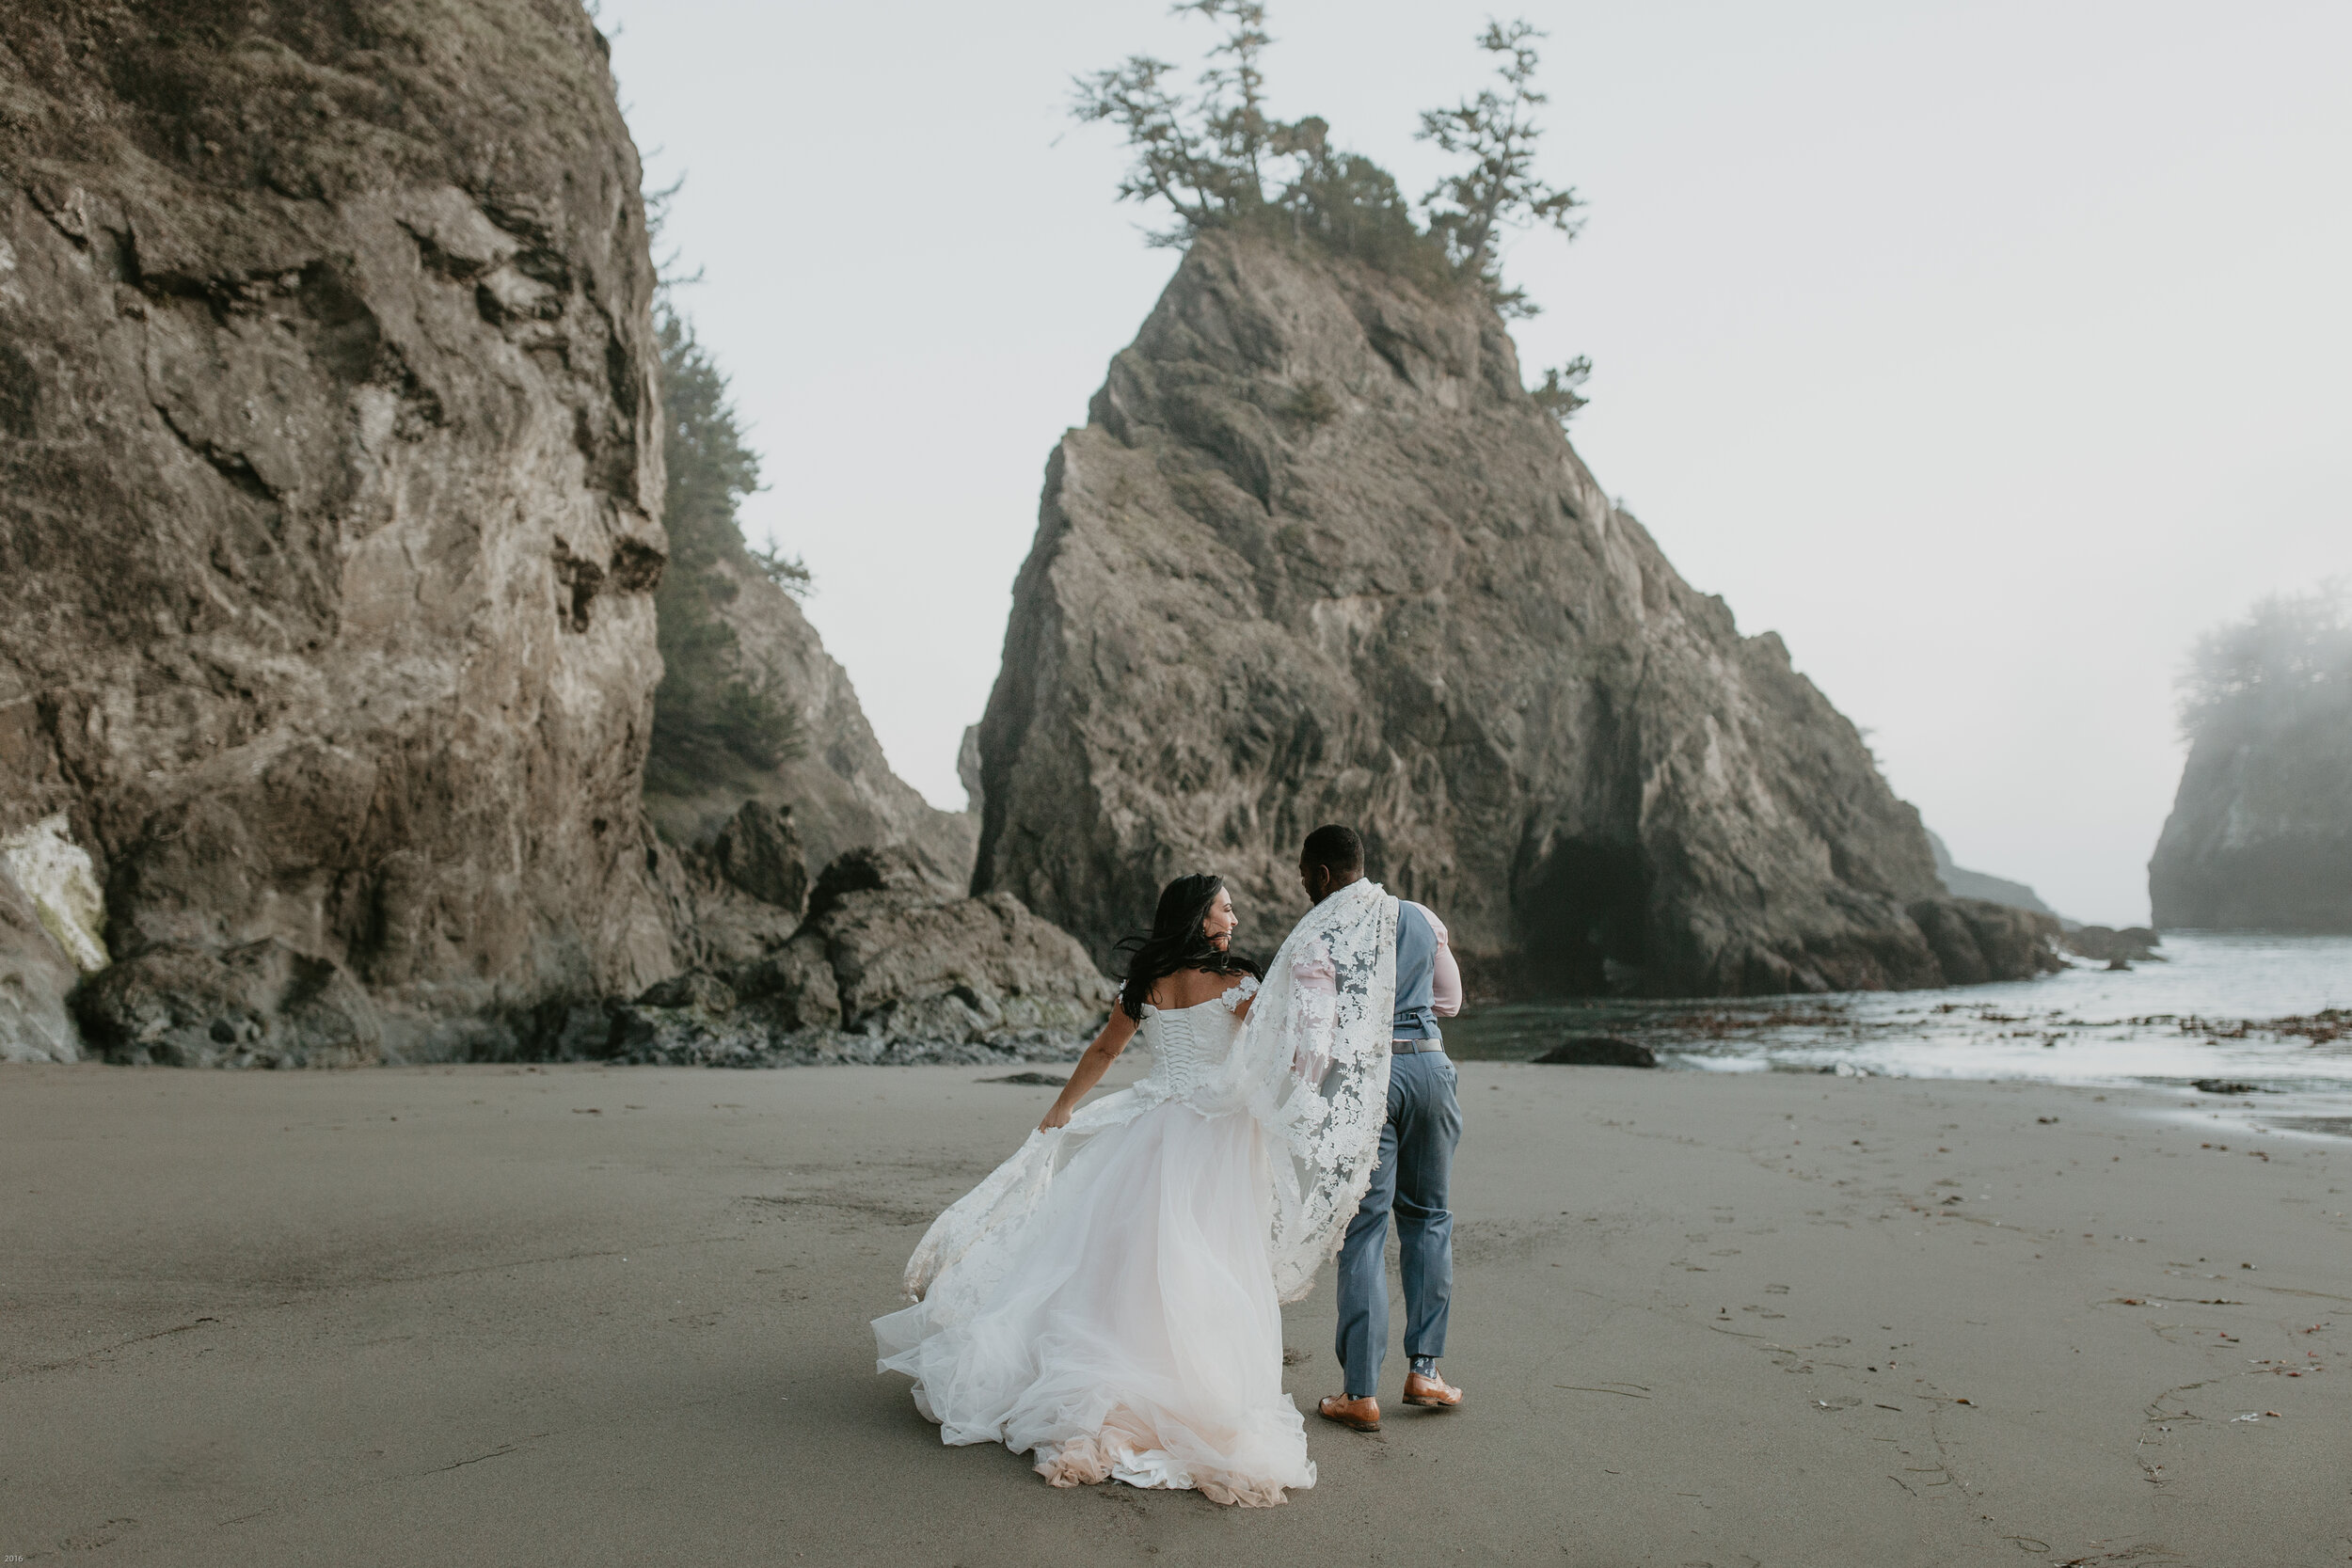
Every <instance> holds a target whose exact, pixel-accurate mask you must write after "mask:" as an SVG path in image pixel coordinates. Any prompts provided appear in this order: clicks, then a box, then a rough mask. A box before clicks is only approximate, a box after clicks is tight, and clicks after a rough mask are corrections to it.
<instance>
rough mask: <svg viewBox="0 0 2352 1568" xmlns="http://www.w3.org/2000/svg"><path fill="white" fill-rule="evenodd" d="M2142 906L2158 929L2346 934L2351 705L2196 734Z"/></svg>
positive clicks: (2351, 914)
mask: <svg viewBox="0 0 2352 1568" xmlns="http://www.w3.org/2000/svg"><path fill="white" fill-rule="evenodd" d="M2148 901H2149V904H2150V906H2151V907H2152V908H2153V911H2154V919H2155V924H2156V926H2157V927H2158V928H2160V929H2164V930H2175V929H2182V928H2187V929H2191V930H2197V929H2206V930H2256V931H2307V932H2347V933H2352V704H2344V703H2339V704H2336V705H2313V708H2312V711H2310V712H2308V713H2306V714H2304V715H2302V716H2301V717H2300V718H2299V720H2298V721H2296V722H2292V723H2284V724H2276V725H2229V724H2224V725H2217V726H2214V727H2213V729H2212V731H2211V732H2210V733H2208V734H2206V735H2203V736H2200V737H2199V738H2198V740H2197V742H2196V744H2195V745H2193V746H2192V747H2191V748H2190V749H2189V753H2188V761H2187V764H2186V766H2185V767H2184V768H2182V769H2181V786H2180V790H2179V792H2178V793H2177V794H2176V795H2175V796H2174V797H2173V800H2172V814H2171V816H2168V817H2167V818H2166V819H2165V824H2164V832H2163V834H2162V836H2160V837H2159V838H2158V839H2157V840H2156V852H2155V855H2154V857H2153V859H2151V860H2150V861H2149V863H2148Z"/></svg>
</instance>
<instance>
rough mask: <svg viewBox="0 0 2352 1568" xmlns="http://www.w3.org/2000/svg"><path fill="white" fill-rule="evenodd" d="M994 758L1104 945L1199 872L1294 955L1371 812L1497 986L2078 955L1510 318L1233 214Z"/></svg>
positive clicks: (1032, 594) (1850, 979)
mask: <svg viewBox="0 0 2352 1568" xmlns="http://www.w3.org/2000/svg"><path fill="white" fill-rule="evenodd" d="M979 749H980V771H981V781H980V782H981V785H982V788H981V791H980V794H981V798H982V801H983V816H982V826H981V840H980V848H979V863H978V867H977V872H976V874H975V887H976V889H977V890H981V891H986V890H1002V891H1009V892H1011V893H1013V894H1015V895H1019V896H1020V897H1021V898H1022V899H1024V900H1025V902H1026V903H1027V904H1028V905H1029V907H1030V908H1032V909H1034V910H1036V911H1038V912H1039V913H1041V914H1042V915H1044V916H1046V917H1047V918H1049V919H1051V920H1054V921H1056V922H1058V923H1059V924H1061V925H1063V926H1065V927H1068V928H1069V929H1070V930H1072V931H1073V932H1074V933H1076V934H1077V935H1078V936H1079V937H1080V938H1081V939H1082V940H1083V941H1085V942H1087V943H1088V944H1089V947H1090V949H1091V950H1092V951H1093V952H1094V954H1095V955H1096V957H1097V958H1098V959H1107V958H1108V957H1109V953H1110V946H1111V943H1112V942H1114V941H1115V940H1116V939H1117V938H1118V937H1119V936H1120V934H1122V933H1124V932H1126V931H1128V930H1130V929H1132V928H1133V927H1136V925H1137V924H1139V923H1141V922H1143V921H1144V920H1146V919H1147V918H1148V916H1149V913H1150V911H1151V908H1152V895H1153V893H1154V890H1155V889H1156V887H1157V885H1158V884H1159V883H1160V882H1161V881H1162V880H1163V879H1166V878H1168V877H1169V876H1171V875H1173V874H1176V873H1178V872H1183V871H1190V870H1196V869H1216V870H1219V871H1222V872H1224V873H1225V874H1226V875H1227V876H1228V877H1229V879H1232V881H1233V882H1234V883H1235V885H1236V889H1237V893H1238V895H1239V899H1240V902H1241V903H1242V905H1243V914H1244V919H1245V922H1246V925H1245V929H1244V932H1243V940H1244V941H1245V942H1248V943H1251V944H1254V945H1256V946H1258V947H1260V948H1261V949H1263V948H1267V947H1270V946H1271V945H1272V943H1273V941H1274V940H1275V938H1276V936H1277V935H1278V934H1279V931H1280V930H1282V929H1283V928H1284V927H1287V926H1288V924H1289V923H1290V921H1291V920H1292V919H1293V917H1294V916H1295V912H1296V911H1297V909H1298V907H1299V897H1300V895H1299V894H1298V891H1297V884H1296V879H1295V871H1294V866H1295V856H1296V853H1297V846H1298V843H1299V840H1300V838H1301V837H1302V836H1303V835H1304V833H1305V832H1306V831H1307V830H1308V829H1310V828H1311V827H1313V826H1314V825H1315V824H1317V823H1319V822H1324V821H1339V822H1347V823H1352V824H1354V825H1356V826H1357V827H1358V828H1359V830H1361V831H1362V832H1363V833H1364V835H1365V838H1366V840H1367V842H1368V844H1369V846H1370V848H1371V854H1372V860H1373V863H1374V864H1373V870H1374V872H1375V875H1377V876H1379V877H1381V878H1383V879H1385V880H1386V881H1387V882H1388V883H1389V885H1390V886H1391V888H1392V889H1394V890H1395V891H1397V892H1398V893H1401V894H1405V895H1410V896H1412V897H1415V898H1419V899H1422V900H1425V901H1426V902H1428V903H1429V904H1431V905H1432V906H1434V907H1435V908H1437V909H1438V910H1439V911H1441V912H1442V913H1443V914H1444V915H1445V917H1446V918H1447V920H1448V921H1449V922H1450V923H1451V924H1452V927H1453V930H1454V940H1455V943H1456V946H1457V948H1458V949H1460V950H1461V951H1462V952H1463V953H1464V954H1465V956H1466V957H1467V958H1470V960H1471V969H1472V978H1473V983H1474V984H1476V985H1479V986H1481V987H1482V988H1483V989H1486V990H1488V991H1490V992H1491V991H1544V990H1551V991H1561V990H1566V991H1587V990H1602V989H1616V990H1641V991H1648V992H1655V993H1718V994H1722V993H1769V992H1778V991H1785V990H1821V989H1826V988H1850V987H1851V988H1882V987H1908V986H1931V985H1936V984H1940V983H1944V982H1946V981H1947V980H1952V981H1958V980H1978V979H1985V978H1997V977H2002V976H2006V975H2011V974H2031V973H2035V972H2037V971H2038V970H2040V969H2042V968H2045V967H2054V966H2055V964H2056V962H2057V960H2056V959H2055V958H2052V957H2050V944H2049V942H2048V938H2049V936H2050V935H2051V934H2053V933H2054V932H2055V923H2053V922H2050V921H2048V919H2047V917H2046V916H2039V915H2034V914H2030V913H2026V912H2025V911H2009V910H2003V909H2000V908H1998V907H1997V906H1994V905H1991V904H1986V903H1981V902H1979V901H1975V900H1964V899H1963V900H1955V899H1950V898H1947V896H1946V895H1944V892H1943V890H1942V888H1941V887H1940V885H1939V883H1938V881H1937V878H1936V870H1935V864H1934V861H1933V858H1932V855H1931V850H1930V847H1929V844H1928V840H1927V836H1926V834H1925V832H1923V831H1922V830H1921V827H1920V823H1919V819H1918V815H1917V813H1916V812H1915V811H1914V810H1913V809H1912V808H1911V807H1910V806H1909V805H1906V804H1905V803H1904V802H1902V801H1900V800H1897V799H1896V798H1895V796H1894V795H1893V793H1892V792H1891V791H1890V790H1889V789H1888V788H1887V786H1886V784H1885V782H1884V780H1883V778H1881V776H1880V774H1879V771H1878V769H1877V768H1876V766H1875V765H1874V763H1873V761H1872V759H1871V756H1870V754H1869V752H1868V751H1867V749H1866V748H1865V746H1864V744H1863V742H1862V739H1861V737H1860V736H1859V735H1857V733H1856V732H1855V730H1854V728H1853V726H1852V725H1851V723H1849V722H1848V721H1846V720H1845V719H1844V718H1843V717H1842V716H1840V715H1839V714H1838V713H1837V711H1836V709H1835V708H1833V707H1832V706H1831V705H1829V702H1828V701H1827V700H1826V699H1825V698H1824V697H1823V696H1822V695H1821V693H1820V691H1819V690H1817V689H1815V688H1814V686H1813V685H1812V683H1811V682H1810V681H1808V680H1806V679H1805V678H1804V676H1803V675H1801V674H1799V673H1797V672H1796V671H1795V670H1794V669H1792V668H1791V667H1790V664H1789V658H1788V651H1787V649H1786V648H1785V647H1784V646H1783V645H1782V643H1781V641H1780V640H1779V638H1777V637H1775V636H1773V635H1772V634H1769V633H1767V634H1765V635H1762V636H1758V637H1747V638H1743V637H1741V636H1740V634H1739V633H1738V631H1737V630H1736V629H1735V627H1734V626H1733V622H1732V615H1731V611H1730V610H1728V609H1727V608H1725V606H1724V603H1723V601H1722V600H1720V599H1716V598H1710V597H1708V596H1707V595H1704V594H1698V593H1696V592H1694V591H1693V590H1692V589H1691V588H1690V587H1689V586H1688V585H1687V584H1685V583H1684V582H1683V581H1682V579H1681V578H1679V577H1678V576H1677V575H1676V573H1675V571H1674V568H1673V567H1672V566H1670V565H1669V564H1668V563H1667V562H1666V560H1665V558H1664V557H1663V556H1662V555H1661V553H1660V552H1659V549H1658V547H1657V546H1656V545H1655V544H1653V543H1652V542H1651V540H1650V537H1649V535H1648V534H1647V533H1646V532H1645V531H1644V530H1643V528H1642V526H1641V525H1640V524H1639V523H1638V522H1636V521H1635V520H1634V519H1633V518H1632V516H1630V515H1629V514H1628V513H1626V512H1625V511H1624V510H1623V509H1621V508H1619V507H1617V506H1614V505H1613V504H1612V503H1611V501H1610V499H1609V498H1608V497H1607V496H1606V495H1605V494H1604V493H1603V491H1602V490H1601V488H1600V486H1599V485H1598V484H1597V483H1595V481H1594V479H1593V477H1592V475H1591V474H1590V473H1588V472H1587V471H1586V469H1585V467H1584V466H1583V464H1582V463H1581V461H1579V459H1578V458H1577V455H1576V453H1575V452H1574V451H1571V450H1570V449H1569V447H1568V445H1567V443H1566V441H1565V439H1564V438H1563V437H1562V436H1561V433H1560V430H1559V428H1558V426H1557V425H1556V424H1555V423H1554V422H1553V421H1552V420H1549V418H1547V417H1546V416H1545V414H1544V413H1543V412H1542V411H1541V410H1540V409H1538V408H1537V406H1536V405H1535V404H1534V403H1533V402H1532V401H1531V399H1530V398H1529V397H1528V395H1527V393H1526V391H1525V390H1524V389H1523V388H1522V386H1521V382H1520V374H1519V368H1518V359H1517V356H1516V353H1515V351H1514V349H1513V346H1512V343H1511V340H1510V338H1509V336H1508V335H1507V334H1506V333H1505V331H1504V329H1503V325H1502V322H1501V320H1500V319H1498V318H1497V317H1496V315H1495V314H1494V312H1493V311H1492V310H1491V309H1489V308H1488V307H1487V306H1486V304H1485V303H1484V302H1483V300H1480V299H1477V298H1475V297H1471V296H1467V295H1465V296H1453V297H1444V298H1439V297H1432V296H1431V295H1429V294H1426V293H1422V292H1420V291H1418V290H1416V289H1415V288H1414V287H1413V286H1411V285H1409V284H1407V283H1405V282H1402V281H1400V280H1398V279H1396V278H1394V277H1389V276H1386V275H1383V274H1381V273H1378V272H1375V271H1373V270H1371V269H1369V268H1367V267H1365V266H1363V265H1361V264H1359V263H1356V262H1353V261H1342V260H1332V259H1327V258H1324V257H1320V256H1316V255H1309V254H1305V253H1301V252H1299V251H1296V250H1291V249H1285V248H1282V247H1279V246H1277V245H1273V244H1270V243H1267V242H1263V241H1258V240H1251V239H1243V238H1238V237H1236V236H1233V235H1232V234H1228V233H1216V232H1212V233H1210V234H1208V235H1207V236H1205V237H1203V238H1202V239H1200V241H1198V242H1197V243H1196V244H1195V245H1193V247H1192V249H1191V251H1190V253H1189V254H1188V255H1187V256H1186V257H1185V259H1184V262H1183V264H1182V265H1181V266H1180V267H1179V268H1178V270H1177V273H1176V276H1175V277H1174V278H1173V279H1172V280H1171V281H1170V283H1169V284H1168V289H1167V292H1166V293H1164V294H1163V295H1162V297H1161V299H1160V302H1159V305H1158V307H1157V308H1156V309H1154V310H1153V311H1152V315H1151V318H1150V319H1149V320H1148V321H1147V322H1146V323H1145V325H1144V326H1143V329H1142V331H1141V333H1140V334H1139V335H1138V336H1137V338H1136V341H1135V342H1134V344H1133V345H1131V346H1130V347H1129V348H1127V349H1126V350H1125V351H1124V352H1122V353H1121V354H1120V356H1118V357H1117V358H1116V359H1115V360H1114V361H1113V363H1112V365H1111V370H1110V375H1109V378H1108V381H1107V382H1106V384H1105V385H1104V388H1103V389H1102V391H1101V392H1100V393H1098V394H1097V395H1096V397H1095V399H1094V401H1093V404H1092V405H1091V407H1090V408H1089V423H1088V425H1087V426H1086V428H1084V429H1083V430H1073V431H1072V432H1071V433H1070V434H1069V435H1068V436H1065V437H1064V439H1063V440H1062V442H1061V444H1060V446H1059V448H1058V449H1057V451H1055V453H1054V455H1053V457H1052V460H1051V461H1050V463H1049V464H1048V465H1047V469H1046V482H1045V491H1044V498H1043V502H1042V506H1041V515H1040V520H1039V525H1038V533H1037V539H1036V543H1035V545H1034V546H1033V547H1032V550H1031V553H1030V556H1029V559H1028V562H1027V563H1026V564H1025V566H1024V567H1023V569H1022V572H1021V575H1020V578H1019V579H1018V581H1017V583H1016V586H1015V589H1014V607H1013V615H1012V621H1011V624H1010V626H1009V630H1008V632H1007V635H1006V641H1005V653H1004V667H1003V671H1002V673H1000V675H999V676H998V678H997V683H996V687H995V689H994V691H993V694H992V696H991V698H990V702H989V706H988V711H987V715H986V718H985V720H984V721H983V722H982V725H981V730H980V746H979Z"/></svg>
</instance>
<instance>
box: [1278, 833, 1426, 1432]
mask: <svg viewBox="0 0 2352 1568" xmlns="http://www.w3.org/2000/svg"><path fill="white" fill-rule="evenodd" d="M1363 875H1364V845H1363V840H1361V839H1360V838H1358V837H1357V836H1356V833H1355V831H1354V830H1353V829H1350V828H1342V827H1326V828H1317V829H1316V830H1315V831H1314V832H1311V833H1309V834H1308V835H1307V847H1306V848H1305V849H1304V850H1303V851H1302V852H1301V853H1300V855H1299V857H1298V879H1299V880H1300V881H1301V882H1303V883H1304V884H1306V888H1307V896H1308V897H1309V898H1311V899H1312V900H1313V901H1314V902H1316V903H1318V904H1320V903H1322V902H1323V901H1324V900H1325V899H1326V898H1328V897H1330V896H1331V895H1332V894H1333V893H1335V892H1337V891H1338V890H1339V889H1341V888H1343V887H1345V886H1347V884H1348V883H1350V882H1354V881H1360V880H1361V879H1363ZM1461 1010H1462V972H1461V969H1460V968H1459V967H1458V966H1457V965H1456V964H1455V963H1454V953H1453V951H1452V949H1451V948H1449V947H1448V946H1447V945H1446V931H1445V927H1444V926H1443V925H1442V924H1441V923H1440V922H1439V921H1438V917H1437V916H1436V915H1434V914H1432V913H1430V912H1429V911H1427V910H1425V909H1423V908H1422V906H1421V905H1419V904H1413V903H1407V902H1406V901H1404V900H1402V899H1400V900H1398V903H1397V919H1396V1022H1395V1025H1394V1027H1393V1028H1392V1029H1391V1037H1392V1038H1391V1044H1390V1048H1389V1049H1390V1051H1391V1061H1390V1064H1389V1119H1388V1123H1387V1125H1386V1126H1384V1127H1383V1128H1382V1129H1381V1130H1380V1164H1378V1166H1377V1167H1375V1169H1374V1171H1373V1173H1372V1187H1371V1189H1370V1190H1369V1191H1367V1192H1366V1193H1365V1194H1364V1200H1363V1203H1362V1204H1361V1205H1360V1206H1359V1208H1358V1209H1357V1211H1356V1217H1355V1218H1354V1219H1353V1220H1351V1221H1350V1222H1349V1223H1348V1227H1347V1241H1346V1243H1344V1244H1343V1246H1342V1247H1341V1248H1340V1327H1339V1335H1338V1338H1337V1346H1336V1348H1337V1350H1338V1352H1339V1358H1340V1370H1341V1372H1342V1374H1343V1376H1344V1377H1345V1378H1346V1380H1347V1382H1346V1387H1347V1391H1346V1392H1345V1393H1343V1394H1333V1395H1330V1396H1328V1397H1327V1398H1326V1399H1325V1400H1324V1401H1323V1402H1322V1403H1321V1404H1319V1405H1317V1406H1316V1409H1317V1410H1318V1411H1319V1412H1320V1413H1321V1414H1322V1416H1323V1417H1324V1418H1325V1419H1327V1420H1332V1421H1337V1422H1339V1423H1340V1424H1341V1425H1343V1426H1350V1427H1354V1428H1355V1429H1356V1430H1357V1431H1358V1432H1377V1431H1379V1430H1380V1402H1379V1400H1378V1399H1377V1398H1375V1394H1376V1393H1377V1391H1378V1389H1379V1386H1380V1363H1381V1361H1382V1360H1383V1359H1384V1358H1386V1356H1387V1355H1388V1354H1389V1282H1388V1270H1387V1267H1386V1261H1385V1258H1384V1254H1385V1252H1386V1250H1387V1242H1388V1235H1389V1213H1390V1212H1391V1210H1393V1211H1394V1212H1395V1213H1396V1229H1397V1241H1398V1244H1399V1246H1400V1248H1401V1250H1402V1252H1403V1254H1404V1265H1405V1267H1404V1273H1405V1354H1406V1359H1407V1360H1408V1361H1409V1362H1410V1364H1411V1370H1409V1371H1407V1372H1406V1374H1405V1402H1406V1404H1421V1405H1432V1406H1435V1407H1437V1408H1438V1409H1440V1410H1451V1409H1453V1408H1454V1406H1456V1405H1458V1404H1460V1403H1461V1402H1462V1390H1460V1389H1459V1388H1456V1387H1454V1386H1453V1385H1452V1384H1450V1383H1448V1382H1446V1380H1445V1379H1444V1378H1442V1377H1440V1376H1438V1356H1440V1355H1443V1354H1445V1321H1446V1311H1447V1308H1448V1307H1450V1306H1451V1305H1452V1303H1453V1300H1454V1215H1453V1213H1452V1212H1449V1211H1448V1210H1447V1208H1446V1185H1447V1181H1448V1179H1449V1178H1450V1177H1451V1176H1452V1174H1453V1170H1454V1145H1456V1144H1458V1143H1460V1142H1461V1140H1462V1107H1461V1105H1460V1104H1459V1103H1458V1102H1457V1101H1456V1100H1455V1098H1454V1064H1453V1063H1451V1062H1449V1061H1447V1060H1446V1058H1445V1040H1444V1037H1443V1036H1441V1035H1440V1034H1439V1033H1438V1019H1440V1018H1452V1017H1453V1016H1454V1014H1456V1013H1458V1012H1460V1011H1461Z"/></svg>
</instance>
